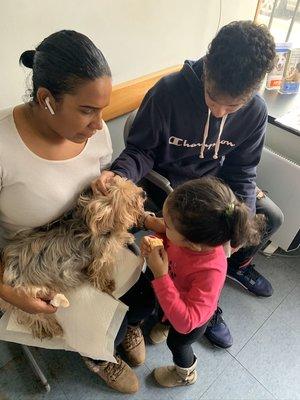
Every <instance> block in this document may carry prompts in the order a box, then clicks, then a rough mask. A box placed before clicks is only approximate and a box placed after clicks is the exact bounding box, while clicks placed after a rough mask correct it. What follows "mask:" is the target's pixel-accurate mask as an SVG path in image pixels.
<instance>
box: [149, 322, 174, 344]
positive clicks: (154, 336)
mask: <svg viewBox="0 0 300 400" xmlns="http://www.w3.org/2000/svg"><path fill="white" fill-rule="evenodd" d="M169 330H170V327H169V326H168V325H164V324H161V323H160V322H158V323H157V324H156V325H154V326H153V328H152V329H151V331H150V333H149V339H150V341H151V343H153V344H159V343H163V342H165V341H166V340H167V337H168V334H169Z"/></svg>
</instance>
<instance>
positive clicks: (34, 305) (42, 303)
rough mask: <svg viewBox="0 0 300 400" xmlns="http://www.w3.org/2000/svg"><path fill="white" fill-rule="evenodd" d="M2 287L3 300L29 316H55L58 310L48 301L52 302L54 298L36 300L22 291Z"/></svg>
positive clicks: (2, 285) (6, 286)
mask: <svg viewBox="0 0 300 400" xmlns="http://www.w3.org/2000/svg"><path fill="white" fill-rule="evenodd" d="M0 285H1V291H0V295H1V297H2V298H3V300H5V301H7V302H8V303H10V304H12V305H13V306H15V307H17V308H19V309H20V310H22V311H25V312H27V313H29V314H53V313H55V312H56V310H57V307H54V306H52V305H51V304H48V301H50V300H52V298H53V296H47V297H46V298H34V297H31V296H28V295H27V294H25V293H24V292H23V290H21V289H15V288H13V287H11V286H8V285H4V284H0Z"/></svg>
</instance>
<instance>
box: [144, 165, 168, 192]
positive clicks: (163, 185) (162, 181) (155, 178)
mask: <svg viewBox="0 0 300 400" xmlns="http://www.w3.org/2000/svg"><path fill="white" fill-rule="evenodd" d="M145 179H147V180H148V181H149V182H151V183H153V184H154V185H155V186H158V187H159V188H160V189H162V190H163V191H164V192H165V193H167V194H170V193H172V192H173V188H172V186H171V183H170V181H169V180H168V179H167V178H165V177H164V176H162V175H160V174H159V173H158V172H156V171H153V170H152V171H150V172H149V173H148V174H147V175H146V176H145Z"/></svg>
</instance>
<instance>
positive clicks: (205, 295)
mask: <svg viewBox="0 0 300 400" xmlns="http://www.w3.org/2000/svg"><path fill="white" fill-rule="evenodd" d="M160 237H162V236H160ZM162 238H163V240H164V248H165V250H166V252H167V254H168V259H169V273H168V274H166V275H164V276H162V277H159V278H156V279H154V280H153V281H152V285H153V288H154V291H155V294H156V296H157V299H158V302H159V304H160V306H161V308H162V310H163V311H164V316H165V319H167V320H168V321H169V322H170V324H171V325H172V326H173V328H174V329H175V330H176V331H177V332H179V333H183V334H187V333H189V332H191V331H192V330H193V329H195V328H198V327H200V326H202V325H204V324H205V323H206V322H207V321H209V319H210V318H211V317H212V315H213V313H214V312H215V310H216V308H217V304H218V300H219V297H220V294H221V290H222V287H223V285H224V282H225V277H226V270H227V259H226V255H225V253H224V249H223V247H222V246H218V247H216V248H214V249H213V250H211V251H208V252H198V251H193V250H190V249H187V248H185V247H179V246H176V245H175V244H173V243H172V242H171V241H169V240H168V238H167V237H166V236H163V237H162Z"/></svg>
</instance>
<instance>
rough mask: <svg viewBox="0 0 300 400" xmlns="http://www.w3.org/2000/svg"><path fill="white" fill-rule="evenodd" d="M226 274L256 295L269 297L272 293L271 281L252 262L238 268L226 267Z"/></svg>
mask: <svg viewBox="0 0 300 400" xmlns="http://www.w3.org/2000/svg"><path fill="white" fill-rule="evenodd" d="M227 276H228V278H229V279H232V280H234V281H235V282H237V283H239V284H240V285H242V286H243V287H244V288H245V289H247V290H249V292H251V293H254V294H256V296H262V297H270V296H272V294H273V288H272V285H271V283H270V282H269V281H268V280H267V279H266V278H264V277H263V276H262V275H261V274H260V273H259V272H258V271H256V269H254V264H250V265H249V266H247V267H245V268H239V269H238V270H234V269H233V268H230V267H228V270H227Z"/></svg>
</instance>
